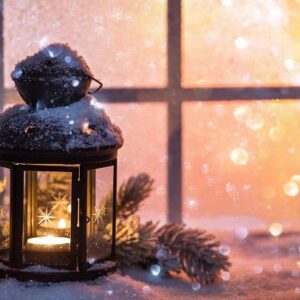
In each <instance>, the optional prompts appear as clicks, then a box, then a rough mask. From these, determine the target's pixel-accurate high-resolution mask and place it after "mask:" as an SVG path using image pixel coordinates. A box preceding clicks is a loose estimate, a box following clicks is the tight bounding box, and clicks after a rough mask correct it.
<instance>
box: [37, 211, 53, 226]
mask: <svg viewBox="0 0 300 300" xmlns="http://www.w3.org/2000/svg"><path fill="white" fill-rule="evenodd" d="M37 217H38V219H39V222H38V224H39V225H40V224H42V223H49V224H50V223H52V220H51V219H55V217H54V216H53V210H51V211H48V208H46V209H45V211H43V210H41V209H39V213H38V216H37Z"/></svg>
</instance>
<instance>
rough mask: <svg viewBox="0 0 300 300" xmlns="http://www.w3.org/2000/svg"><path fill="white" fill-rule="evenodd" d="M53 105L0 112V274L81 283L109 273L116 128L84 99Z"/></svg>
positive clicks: (89, 98)
mask: <svg viewBox="0 0 300 300" xmlns="http://www.w3.org/2000/svg"><path fill="white" fill-rule="evenodd" d="M42 53H46V54H45V55H48V54H47V52H45V51H43V52H42ZM50 53H51V52H50ZM67 54H68V55H69V53H67ZM60 55H61V56H62V55H65V54H64V52H63V51H61V52H60ZM61 56H59V55H57V56H55V57H54V56H53V57H52V56H50V57H47V60H46V61H47V66H55V64H56V62H57V60H59V61H62V60H63V59H64V57H63V56H62V57H61ZM49 60H50V63H49ZM51 60H53V61H52V62H51ZM19 66H22V64H19ZM75 67H76V66H75ZM45 70H46V69H45ZM19 78H20V77H19ZM65 80H67V79H65ZM70 80H74V79H72V77H70ZM25 82H28V78H27V79H26V80H25ZM74 88H77V87H74ZM45 94H46V95H47V101H48V100H49V97H50V96H49V94H48V93H46V92H45ZM41 101H42V99H41ZM50 102H51V101H50ZM35 103H36V102H34V104H35ZM57 106H58V105H57V103H56V105H55V106H54V107H50V108H47V109H37V108H36V105H32V106H27V105H16V106H14V107H12V108H10V109H8V110H6V111H5V112H4V113H2V114H1V115H0V276H1V277H7V276H12V277H16V278H18V279H20V280H29V279H30V280H41V281H62V280H83V279H94V278H96V277H98V276H99V275H103V274H107V273H109V272H112V271H114V270H115V268H116V264H115V262H114V258H115V239H116V189H117V151H118V148H120V147H121V146H122V144H123V138H122V135H121V131H120V129H119V128H118V127H117V126H115V125H113V124H112V123H111V121H110V119H109V118H108V117H107V115H106V114H105V113H104V111H103V110H102V109H101V107H100V105H99V103H98V102H97V100H96V99H95V98H93V97H92V96H87V95H85V96H84V97H83V98H80V99H76V101H73V102H67V103H63V105H61V106H58V107H57Z"/></svg>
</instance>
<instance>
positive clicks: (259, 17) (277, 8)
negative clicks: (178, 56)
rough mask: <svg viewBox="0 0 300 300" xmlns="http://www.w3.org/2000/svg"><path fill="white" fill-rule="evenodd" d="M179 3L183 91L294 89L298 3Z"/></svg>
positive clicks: (299, 57)
mask: <svg viewBox="0 0 300 300" xmlns="http://www.w3.org/2000/svg"><path fill="white" fill-rule="evenodd" d="M182 2H183V27H184V30H183V85H184V86H242V85H245V86H248V85H252V86H257V85H259V86H261V85H266V86H270V85H273V86H274V85H299V80H300V68H299V64H300V44H299V42H298V36H299V23H300V17H299V12H300V2H299V1H295V0H269V1H261V0H251V1H229V0H223V1H206V0H183V1H182Z"/></svg>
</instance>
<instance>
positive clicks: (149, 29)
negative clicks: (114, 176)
mask: <svg viewBox="0 0 300 300" xmlns="http://www.w3.org/2000/svg"><path fill="white" fill-rule="evenodd" d="M2 2H3V5H2V6H1V7H2V17H3V21H4V22H2V24H1V27H0V29H1V31H2V32H3V40H2V43H1V47H0V63H2V65H4V68H2V69H1V70H4V71H2V73H1V74H0V84H1V94H0V95H1V96H2V97H1V100H2V105H4V104H10V103H15V102H16V101H19V100H20V99H19V96H18V95H17V94H16V92H15V91H14V90H13V88H12V87H13V85H12V81H11V80H10V77H9V73H10V70H12V69H13V66H14V64H15V62H16V60H18V59H21V58H23V57H24V56H26V55H28V54H31V53H32V52H34V51H35V50H37V49H38V47H39V46H43V45H44V44H47V43H49V42H54V41H59V42H65V41H68V42H69V44H70V45H71V46H72V47H73V48H74V49H77V50H78V52H79V53H80V54H82V55H83V56H84V57H85V58H86V60H87V62H88V64H89V65H90V67H91V69H92V70H93V72H94V73H95V75H96V76H100V77H101V79H103V81H104V87H105V88H104V89H103V90H102V91H101V92H100V93H98V94H97V97H98V98H99V100H101V101H103V103H104V106H105V108H106V110H107V112H108V114H109V115H110V116H111V118H112V120H113V121H114V122H115V123H116V124H119V125H120V126H121V127H122V128H123V131H124V136H125V146H124V149H122V150H121V151H120V160H121V164H120V167H121V169H120V174H122V177H121V178H119V182H122V180H123V179H124V177H128V176H131V175H135V174H136V173H138V172H144V171H146V172H149V174H150V175H151V176H153V177H154V179H156V190H155V192H154V194H153V196H152V199H151V201H149V204H146V205H147V207H146V209H147V212H150V213H149V214H147V215H148V216H150V218H154V219H155V218H159V219H164V217H166V218H167V219H168V220H169V221H172V222H181V221H182V220H183V216H184V221H189V217H190V216H192V215H193V214H194V215H195V214H196V215H197V216H198V217H199V215H201V214H203V216H204V217H209V216H212V215H214V214H215V213H217V214H218V213H220V211H221V209H223V208H224V209H225V206H220V204H219V203H217V202H219V201H221V200H220V198H222V199H225V200H224V201H225V203H226V201H227V204H228V203H229V202H230V205H229V206H228V207H226V209H227V210H228V211H229V210H231V212H232V213H233V212H235V210H234V207H235V205H238V204H235V202H234V201H235V200H234V198H236V197H240V196H239V195H246V196H245V197H246V199H247V201H252V200H251V199H252V198H251V197H254V196H255V197H256V198H257V197H262V199H272V197H271V196H272V195H273V194H274V193H279V194H280V195H281V196H280V197H282V198H281V200H282V201H283V202H281V204H280V203H279V202H278V203H277V204H275V208H274V209H275V210H276V211H277V212H278V214H277V213H275V214H274V218H277V219H278V218H280V215H281V216H282V217H283V219H285V218H284V214H286V215H291V214H290V213H291V212H292V211H295V207H294V205H291V206H290V207H289V208H288V210H282V211H281V212H280V206H284V203H285V201H289V200H290V198H288V197H290V196H289V195H287V194H286V193H285V192H286V191H287V190H289V188H291V190H293V187H294V188H295V189H297V188H296V186H297V182H296V183H295V182H294V181H293V180H292V182H294V183H295V184H296V185H293V184H292V185H290V186H288V185H287V186H286V184H288V183H289V182H290V181H291V176H293V175H297V174H298V173H299V171H298V169H297V168H298V160H295V159H294V158H295V157H296V156H297V151H298V148H297V145H296V144H297V143H296V144H295V145H292V144H293V143H291V142H290V139H291V136H290V137H289V139H286V138H287V136H288V135H289V133H290V132H291V131H293V130H294V129H296V130H295V133H293V135H292V136H293V137H294V138H295V139H296V132H298V131H297V130H298V129H299V127H298V126H299V125H298V123H297V122H296V119H297V112H298V110H299V105H298V103H297V102H295V101H294V102H291V101H289V102H285V101H282V102H281V104H280V105H281V106H280V107H281V108H282V109H281V111H280V112H279V111H278V110H277V108H274V105H276V102H275V104H274V101H271V100H274V99H290V100H292V99H296V98H298V94H299V92H300V88H299V87H298V85H299V82H300V81H299V80H300V71H299V70H300V69H299V63H300V58H299V53H300V51H299V50H300V49H299V43H298V40H299V36H298V35H299V34H298V31H297V30H296V31H295V28H298V27H299V26H298V25H297V24H299V20H300V19H299V11H300V4H299V3H296V2H293V1H285V0H280V1H268V3H269V2H271V4H270V3H269V4H266V3H267V1H258V0H254V1H251V3H250V2H248V1H240V2H238V1H237V2H238V3H235V4H234V5H237V7H235V8H232V7H231V6H232V5H233V4H232V1H206V0H197V1H196V0H182V1H180V0H146V1H145V0H143V1H136V0H130V1H126V3H125V2H124V1H121V0H115V1H104V0H103V1H99V0H97V1H96V0H95V1H94V0H93V1H88V4H87V1H84V0H79V1H64V0H62V1H59V2H57V1H51V3H49V1H47V5H46V4H45V3H46V1H45V0H43V1H38V2H36V1H35V2H34V4H32V2H31V1H17V0H4V1H3V0H2V1H0V3H2ZM268 5H272V6H273V8H274V9H272V10H268ZM47 11H51V14H48V13H47ZM82 11H84V12H85V13H84V14H82ZM249 11H250V12H251V15H250V16H249ZM12 15H13V20H12V18H11V16H12ZM70 16H71V17H72V18H73V20H76V22H74V21H73V22H69V17H70ZM141 23H142V24H143V26H140V24H141ZM41 24H42V26H41ZM3 91H4V93H3ZM4 96H5V98H4ZM246 100H247V102H245V101H246ZM248 100H249V101H248ZM258 100H259V101H260V102H258ZM263 100H267V101H263ZM225 101H227V102H225ZM225 107H226V108H225ZM247 110H249V111H251V114H252V115H251V118H250V119H249V118H248V117H249V116H248V117H247V118H248V119H247V118H246V119H245V120H243V121H240V120H239V116H240V115H241V116H245V114H247ZM277 113H278V115H276V114H277ZM274 114H275V115H276V116H274ZM291 114H292V115H293V118H292V119H291V120H292V121H291V123H289V121H287V119H289V116H290V115H291ZM241 118H242V117H241ZM272 118H273V119H272ZM145 120H147V122H145ZM278 120H281V121H280V122H281V123H280V122H279V121H278ZM294 121H295V122H294ZM278 122H279V123H280V124H279V123H278ZM262 123H263V125H261V124H262ZM140 124H142V126H140ZM278 124H279V125H278ZM280 126H283V127H284V128H285V129H284V130H285V131H284V133H282V132H281V127H280ZM271 129H272V130H271ZM260 130H262V131H264V133H265V134H266V135H268V139H269V140H268V141H264V140H260V138H259V137H258V135H260V132H261V131H260ZM270 130H271V131H270ZM286 130H288V131H286ZM246 131H247V133H246ZM267 131H268V132H267ZM271 132H273V133H271ZM243 134H246V135H247V139H244V137H243ZM282 135H283V136H284V138H283V140H284V142H282V143H281V142H276V140H277V139H279V140H280V139H281V136H282ZM229 139H231V142H232V143H229V142H228V140H229ZM272 139H273V140H272ZM264 143H265V144H264ZM272 143H273V144H272ZM276 143H277V144H276ZM273 145H274V149H272V151H271V152H270V153H261V151H260V147H262V148H261V149H266V148H268V147H272V146H273ZM264 147H265V148H264ZM227 148H228V149H227ZM246 148H247V149H246ZM234 149H237V152H234V153H233V154H232V151H233V150H234ZM223 150H224V151H223ZM239 150H245V151H247V152H243V151H240V152H239ZM221 152H222V153H221ZM224 155H227V156H226V157H224ZM243 155H244V159H245V157H246V160H247V165H248V163H249V165H250V164H251V166H252V164H253V168H255V166H254V165H255V162H254V160H255V159H258V160H261V162H262V161H263V160H264V159H265V160H264V161H263V163H262V164H261V168H262V169H263V170H264V172H268V171H267V170H266V168H268V170H270V168H271V169H272V168H273V169H272V170H273V171H274V172H278V173H276V174H277V175H276V176H278V178H277V181H276V184H275V185H273V186H272V184H270V182H265V183H263V182H260V185H259V186H256V187H255V191H253V184H256V183H257V182H258V180H259V178H260V177H259V176H262V175H259V176H258V175H257V176H258V177H255V178H254V177H253V176H254V175H255V173H253V174H252V175H251V176H252V179H251V180H252V183H249V180H246V179H245V180H244V177H245V178H246V175H247V174H246V173H247V171H245V169H242V168H238V167H239V166H241V167H243V166H245V162H241V163H240V165H239V163H235V162H234V161H233V160H234V159H243ZM264 155H266V156H267V158H264ZM240 156H241V157H242V158H241V157H240ZM283 156H284V157H285V158H284V160H281V162H282V163H283V162H285V163H286V164H285V165H284V166H279V165H278V164H277V165H276V166H274V165H272V164H274V161H273V159H274V157H276V158H278V159H281V158H282V157H283ZM133 158H135V160H134V162H133V165H132V159H133ZM129 161H130V162H131V164H129V163H128V162H129ZM256 162H257V161H256ZM229 163H233V165H230V168H233V169H232V173H230V174H227V173H226V172H225V171H224V170H227V168H226V164H229ZM214 164H215V165H214ZM275 164H276V162H275ZM258 165H259V164H258V163H257V167H258ZM212 166H213V167H214V170H213V172H212V173H210V172H211V169H210V168H211V167H212ZM256 171H257V170H256ZM224 172H225V173H224ZM257 172H258V171H257ZM227 175H228V176H229V177H228V176H227ZM226 176H227V177H226ZM230 176H231V177H232V178H231V177H230ZM233 177H240V178H239V182H238V183H235V182H234V180H233ZM229 179H230V180H229ZM294 179H295V178H294ZM214 184H218V188H216V189H213V188H212V185H214ZM299 186H300V185H299ZM221 187H222V188H221ZM286 189H287V190H286ZM252 192H253V193H252ZM287 193H289V192H287ZM250 194H251V195H250ZM198 198H201V201H203V203H206V204H205V205H204V206H202V207H200V208H199V209H198V210H194V212H191V211H190V210H191V207H193V205H202V204H201V203H200V202H201V201H200V202H199V203H200V204H199V203H198V200H197V199H198ZM165 199H166V201H167V202H165ZM226 199H227V200H226ZM205 201H206V202H205ZM209 201H212V202H209ZM264 201H265V200H263V201H262V202H261V205H262V206H263V207H264V208H263V209H264V210H268V209H269V208H268V203H267V202H268V200H266V201H265V202H264ZM258 202H259V201H258V200H257V203H256V202H255V203H256V204H257V205H259V203H258ZM154 204H155V205H154ZM256 204H255V205H256ZM224 205H225V204H224ZM239 205H241V204H239ZM158 207H159V208H160V209H161V211H162V214H161V215H158V214H157V213H156V212H157V208H158ZM243 207H244V209H245V214H246V213H247V210H248V209H250V208H251V207H250V206H249V203H248V204H245V206H243ZM165 210H166V211H165ZM260 213H261V212H258V214H257V215H254V216H253V217H254V218H256V217H259V216H260ZM267 214H268V213H267V212H265V213H264V216H265V215H267ZM266 220H267V222H270V221H271V218H269V217H267V219H266Z"/></svg>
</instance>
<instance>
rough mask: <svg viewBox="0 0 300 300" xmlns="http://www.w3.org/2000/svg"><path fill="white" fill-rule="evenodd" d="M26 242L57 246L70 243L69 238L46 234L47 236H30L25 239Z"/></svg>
mask: <svg viewBox="0 0 300 300" xmlns="http://www.w3.org/2000/svg"><path fill="white" fill-rule="evenodd" d="M27 243H28V244H31V245H40V246H58V245H65V244H70V238H67V237H60V236H53V235H47V236H39V237H33V238H30V239H28V240H27Z"/></svg>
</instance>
